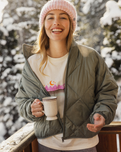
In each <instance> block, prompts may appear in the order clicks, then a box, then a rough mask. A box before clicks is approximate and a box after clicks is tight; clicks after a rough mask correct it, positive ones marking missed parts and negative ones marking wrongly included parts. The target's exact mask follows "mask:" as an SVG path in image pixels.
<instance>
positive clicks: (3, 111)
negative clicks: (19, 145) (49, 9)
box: [0, 0, 46, 142]
mask: <svg viewBox="0 0 121 152" xmlns="http://www.w3.org/2000/svg"><path fill="white" fill-rule="evenodd" d="M44 3H46V1H39V0H26V1H24V0H19V1H14V0H8V5H7V6H6V7H5V9H4V11H3V18H2V22H1V24H0V130H2V132H0V142H1V141H3V140H4V139H6V138H8V137H9V136H10V135H12V134H13V133H14V132H16V131H17V130H18V129H20V128H21V127H22V126H23V125H25V124H26V121H25V120H24V119H23V118H22V117H20V116H19V114H18V110H17V103H16V102H15V99H14V97H15V94H16V93H17V90H18V83H19V81H20V78H21V70H22V68H23V64H24V56H23V55H22V44H23V43H29V44H33V42H34V41H35V40H36V37H37V31H38V29H39V27H38V25H39V24H38V19H39V13H40V10H41V7H42V6H43V5H44Z"/></svg>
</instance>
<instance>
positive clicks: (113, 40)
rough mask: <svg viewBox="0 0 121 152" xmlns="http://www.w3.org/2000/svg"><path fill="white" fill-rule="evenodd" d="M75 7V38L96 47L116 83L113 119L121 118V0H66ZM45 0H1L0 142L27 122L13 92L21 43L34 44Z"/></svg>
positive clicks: (21, 60) (18, 75) (20, 62)
mask: <svg viewBox="0 0 121 152" xmlns="http://www.w3.org/2000/svg"><path fill="white" fill-rule="evenodd" d="M69 1H70V2H72V3H73V4H74V5H75V7H76V10H77V13H78V18H77V22H78V25H77V29H76V32H75V40H76V41H78V42H79V43H81V44H83V45H87V46H90V47H93V48H94V49H96V51H97V52H99V53H100V54H101V56H102V57H103V58H104V60H105V62H106V64H107V66H108V67H109V69H110V71H111V72H112V74H113V75H114V78H115V80H116V81H117V84H118V86H119V91H118V108H117V111H116V115H115V119H114V121H121V0H115V1H114V0H110V1H109V0H69ZM46 2H47V0H19V1H18V0H0V142H2V141H3V140H5V139H6V138H8V137H9V136H10V135H12V134H13V133H14V132H16V131H17V130H18V129H19V128H21V127H22V126H24V125H25V124H26V123H27V122H26V121H25V120H24V119H23V118H22V117H20V116H19V114H18V109H17V104H16V103H15V99H14V97H15V94H16V93H17V90H18V84H19V81H20V78H21V70H22V68H23V65H24V56H23V54H22V44H23V43H27V44H34V42H35V40H36V38H37V34H38V30H39V23H38V21H39V14H40V11H41V8H42V6H43V5H44V4H45V3H46Z"/></svg>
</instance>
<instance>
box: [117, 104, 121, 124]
mask: <svg viewBox="0 0 121 152" xmlns="http://www.w3.org/2000/svg"><path fill="white" fill-rule="evenodd" d="M116 115H117V116H118V121H121V102H119V103H118V107H117V109H116Z"/></svg>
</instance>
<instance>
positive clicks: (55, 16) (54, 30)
mask: <svg viewBox="0 0 121 152" xmlns="http://www.w3.org/2000/svg"><path fill="white" fill-rule="evenodd" d="M69 28H70V21H69V17H68V15H67V13H66V12H64V11H62V10H53V11H50V12H49V13H48V14H47V15H46V18H45V31H46V34H47V36H48V37H49V39H50V40H52V41H53V40H54V41H66V37H67V36H68V33H69Z"/></svg>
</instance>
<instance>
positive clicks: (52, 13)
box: [47, 13, 68, 16]
mask: <svg viewBox="0 0 121 152" xmlns="http://www.w3.org/2000/svg"><path fill="white" fill-rule="evenodd" d="M48 15H54V14H53V13H49V14H47V16H48ZM59 15H67V14H66V13H60V14H59ZM67 16H68V15H67Z"/></svg>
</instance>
